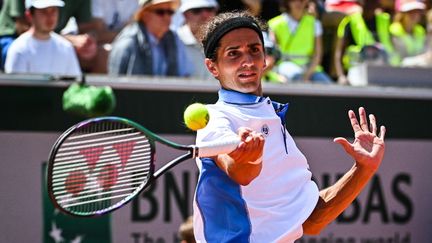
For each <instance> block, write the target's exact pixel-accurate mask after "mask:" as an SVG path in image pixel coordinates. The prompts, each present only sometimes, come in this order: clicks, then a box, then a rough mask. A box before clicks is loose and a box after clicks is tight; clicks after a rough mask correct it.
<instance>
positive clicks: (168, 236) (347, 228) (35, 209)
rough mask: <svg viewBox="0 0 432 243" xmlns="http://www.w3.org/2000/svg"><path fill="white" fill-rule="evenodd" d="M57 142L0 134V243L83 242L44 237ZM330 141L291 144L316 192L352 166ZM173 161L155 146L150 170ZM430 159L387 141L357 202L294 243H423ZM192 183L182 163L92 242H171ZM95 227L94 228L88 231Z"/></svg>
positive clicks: (421, 143) (190, 166)
mask: <svg viewBox="0 0 432 243" xmlns="http://www.w3.org/2000/svg"><path fill="white" fill-rule="evenodd" d="M58 135H59V134H58V133H42V132H41V133H30V132H0V141H1V142H0V144H1V146H0V154H1V156H2V165H3V166H2V169H1V170H0V178H1V183H0V191H1V192H2V198H3V199H2V203H1V204H0V215H1V216H2V220H1V221H0V228H1V229H2V230H1V234H0V242H11V243H13V242H44V239H45V242H76V243H78V242H85V241H84V239H85V236H84V237H83V235H81V236H80V235H79V234H78V236H75V235H73V236H74V237H72V236H71V233H69V232H68V230H67V229H66V228H65V229H61V230H60V231H59V230H58V229H60V226H59V224H57V225H55V229H56V230H55V234H53V235H50V232H46V230H47V229H51V230H52V227H53V225H52V224H51V225H49V224H47V222H48V221H49V220H52V219H60V218H59V216H58V215H48V216H47V214H46V213H44V212H43V210H44V203H43V196H42V195H44V194H43V189H44V186H45V185H44V184H43V182H42V180H41V178H43V177H42V176H43V171H42V170H41V168H42V166H43V162H45V161H46V160H47V158H48V153H49V151H50V148H51V145H52V144H53V143H54V141H55V139H56V138H57V136H58ZM163 137H165V138H167V139H169V140H173V141H175V142H177V143H185V144H190V143H193V140H194V138H193V136H190V135H169V134H167V135H163ZM332 140H333V138H309V137H308V138H306V137H296V138H295V141H296V142H297V145H298V147H299V148H300V149H301V151H303V153H304V154H305V155H306V157H307V159H308V161H309V164H310V168H311V171H312V172H313V176H314V178H313V179H314V180H315V182H316V183H317V184H318V186H319V187H320V188H325V187H326V186H329V185H332V184H333V183H334V182H335V181H336V180H337V179H338V178H340V177H341V176H342V175H343V173H344V172H346V171H347V170H349V169H350V167H351V166H352V165H353V161H352V159H351V158H350V157H348V156H347V155H346V154H345V152H344V151H343V149H342V148H341V147H340V146H339V145H338V144H335V143H333V142H332ZM181 153H182V152H179V151H175V150H173V149H170V148H167V147H166V146H157V151H156V162H157V167H159V166H161V165H163V164H164V163H166V162H167V161H169V160H170V159H172V158H175V157H176V156H177V155H180V154H181ZM431 159H432V141H430V140H405V139H394V140H392V139H387V140H386V155H385V159H384V161H383V163H382V165H381V167H380V169H379V171H378V173H377V174H376V176H375V177H373V179H372V180H371V181H370V183H368V185H367V186H366V188H365V189H364V190H363V192H362V193H361V195H360V196H359V197H358V198H357V199H356V200H355V201H354V202H353V203H352V205H351V206H350V207H349V208H348V209H347V210H345V212H344V213H343V214H342V215H341V216H340V217H339V218H338V219H337V220H335V221H334V222H333V223H332V224H330V225H329V227H327V228H326V229H325V230H324V231H322V232H321V233H320V235H318V236H304V237H303V238H301V239H300V240H298V242H299V243H324V242H326V243H345V242H349V243H378V242H380V243H381V242H382V243H384V242H386V243H387V242H388V243H390V242H392V243H407V242H415V243H418V242H420V243H422V242H425V243H426V242H431V241H432V231H431V230H430V229H431V227H432V214H431V213H430V212H429V211H430V210H429V207H430V205H431V204H432V190H431V189H430V186H431V183H430V174H431V173H432V163H431V162H432V161H431ZM197 179H198V171H197V168H196V165H195V161H192V160H188V161H185V162H183V163H182V164H180V165H178V166H176V167H175V168H173V169H172V170H171V171H169V172H168V173H166V174H165V175H163V176H162V177H161V178H159V179H158V181H157V182H156V183H155V184H153V185H152V186H151V187H150V188H148V190H146V191H145V192H142V193H141V194H140V195H139V196H138V197H137V198H135V199H134V200H133V201H132V202H130V203H128V204H127V205H126V206H125V207H123V208H121V209H119V210H116V211H115V212H113V213H111V214H110V215H109V217H107V219H106V220H101V223H100V224H102V225H101V227H102V228H101V229H102V231H103V232H106V234H105V235H103V236H101V237H105V238H103V239H102V238H101V239H100V241H99V242H109V241H111V242H122V243H127V242H131V243H141V242H142V243H144V242H145V243H147V242H153V243H175V242H179V238H178V236H177V230H178V227H179V225H180V224H181V222H182V221H183V220H184V219H186V217H187V216H189V215H190V214H192V202H193V194H194V188H195V185H196V181H197ZM45 210H46V208H45ZM47 217H50V218H47ZM61 217H63V215H62V216H61ZM67 217H69V216H67ZM47 220H48V221H47ZM62 220H63V219H62ZM233 220H235V219H233ZM44 222H45V227H44ZM50 222H53V221H50ZM109 226H110V227H109ZM95 227H99V226H88V228H95ZM269 227H271V226H269ZM72 228H74V227H72ZM78 228H79V227H78V226H77V227H76V229H78ZM109 228H111V229H109ZM76 229H74V230H76ZM44 230H45V231H44ZM50 237H51V238H50ZM56 239H57V240H56ZM60 239H63V241H60ZM104 239H105V240H104Z"/></svg>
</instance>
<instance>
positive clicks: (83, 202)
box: [52, 121, 153, 215]
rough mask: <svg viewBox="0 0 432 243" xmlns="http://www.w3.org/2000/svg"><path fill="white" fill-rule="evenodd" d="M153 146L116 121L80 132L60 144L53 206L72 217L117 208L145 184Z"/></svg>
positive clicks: (91, 126) (138, 133)
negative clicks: (55, 203)
mask: <svg viewBox="0 0 432 243" xmlns="http://www.w3.org/2000/svg"><path fill="white" fill-rule="evenodd" d="M152 156H153V151H152V146H151V144H150V142H149V140H148V138H147V137H146V136H145V135H144V134H143V133H142V132H140V131H139V130H137V129H136V128H133V127H130V126H128V125H127V124H124V123H122V122H117V121H102V122H92V123H89V124H86V125H85V126H82V127H79V128H78V129H76V131H74V132H73V134H71V135H70V136H69V137H67V138H66V139H65V140H64V141H63V143H62V144H61V146H60V148H59V149H58V152H57V154H56V156H55V158H54V162H53V166H52V192H53V195H54V197H55V199H56V201H57V203H58V204H59V205H60V206H61V207H62V208H63V209H65V210H67V211H69V212H73V213H75V214H82V215H92V214H95V213H96V214H97V213H102V212H104V211H107V210H109V209H110V208H113V207H119V206H120V205H121V204H122V203H123V202H126V201H127V200H128V198H130V197H131V196H133V195H134V194H135V193H137V192H139V191H140V189H141V188H142V186H143V185H144V184H145V183H146V181H147V180H148V178H149V172H150V170H151V169H152V168H151V160H152Z"/></svg>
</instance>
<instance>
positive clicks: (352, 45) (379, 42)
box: [334, 0, 392, 84]
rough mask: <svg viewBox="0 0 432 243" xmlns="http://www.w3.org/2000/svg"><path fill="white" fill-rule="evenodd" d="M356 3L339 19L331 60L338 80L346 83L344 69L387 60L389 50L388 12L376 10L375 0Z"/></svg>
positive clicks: (377, 5) (345, 71)
mask: <svg viewBox="0 0 432 243" xmlns="http://www.w3.org/2000/svg"><path fill="white" fill-rule="evenodd" d="M358 7H359V8H353V9H357V11H356V12H354V13H351V14H349V15H347V16H346V17H345V18H343V19H342V21H341V22H340V24H339V26H338V29H337V41H336V47H335V54H334V55H335V56H334V62H335V69H336V73H337V76H338V83H339V84H349V83H350V81H349V80H348V77H347V72H348V70H349V69H350V68H356V67H357V65H358V64H360V63H364V62H369V63H380V64H384V63H387V62H388V61H389V60H388V59H387V55H388V53H391V50H392V46H391V40H390V32H389V26H390V22H391V19H390V15H389V14H388V13H385V12H382V11H381V10H380V5H379V2H378V1H376V0H365V1H364V5H363V6H361V5H360V4H359V3H358Z"/></svg>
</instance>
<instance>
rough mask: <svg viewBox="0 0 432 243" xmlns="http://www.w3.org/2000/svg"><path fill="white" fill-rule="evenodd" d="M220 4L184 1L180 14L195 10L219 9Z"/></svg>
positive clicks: (210, 0) (199, 0)
mask: <svg viewBox="0 0 432 243" xmlns="http://www.w3.org/2000/svg"><path fill="white" fill-rule="evenodd" d="M218 7H219V4H218V3H217V2H216V1H215V0H183V1H182V4H181V6H180V9H179V10H180V12H182V13H184V12H186V11H188V10H191V9H194V8H218Z"/></svg>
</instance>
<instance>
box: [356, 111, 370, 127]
mask: <svg viewBox="0 0 432 243" xmlns="http://www.w3.org/2000/svg"><path fill="white" fill-rule="evenodd" d="M358 111H359V116H360V127H361V129H362V130H363V131H369V126H368V122H367V118H366V110H365V109H364V108H363V107H360V108H359V110H358Z"/></svg>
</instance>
